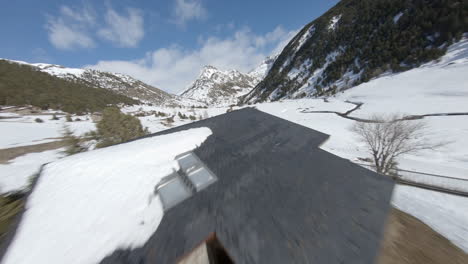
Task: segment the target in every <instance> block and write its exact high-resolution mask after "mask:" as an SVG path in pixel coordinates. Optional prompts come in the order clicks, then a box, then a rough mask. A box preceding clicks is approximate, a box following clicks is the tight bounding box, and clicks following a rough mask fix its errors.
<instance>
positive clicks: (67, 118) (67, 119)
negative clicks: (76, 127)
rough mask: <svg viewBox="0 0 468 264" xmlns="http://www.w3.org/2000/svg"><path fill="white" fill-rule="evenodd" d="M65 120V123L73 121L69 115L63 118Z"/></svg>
mask: <svg viewBox="0 0 468 264" xmlns="http://www.w3.org/2000/svg"><path fill="white" fill-rule="evenodd" d="M65 120H66V121H67V122H73V119H72V117H71V115H70V114H67V115H66V116H65Z"/></svg>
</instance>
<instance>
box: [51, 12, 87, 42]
mask: <svg viewBox="0 0 468 264" xmlns="http://www.w3.org/2000/svg"><path fill="white" fill-rule="evenodd" d="M94 24H95V16H94V12H93V11H92V9H90V8H83V9H81V10H73V9H72V8H70V7H68V6H62V7H61V8H60V13H59V16H57V17H53V16H48V17H47V24H46V29H47V31H48V34H49V41H50V42H51V43H52V45H54V46H55V47H56V48H59V49H73V48H89V47H93V46H94V45H95V43H94V40H93V39H92V37H91V36H90V34H89V31H88V29H89V27H91V26H93V25H94Z"/></svg>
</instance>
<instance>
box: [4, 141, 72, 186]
mask: <svg viewBox="0 0 468 264" xmlns="http://www.w3.org/2000/svg"><path fill="white" fill-rule="evenodd" d="M62 151H63V149H58V150H49V151H44V152H39V153H30V154H26V155H23V156H20V157H17V158H16V159H13V160H11V161H10V162H9V163H8V164H0V175H1V177H0V193H1V194H4V193H9V192H16V191H25V190H26V189H27V187H28V186H29V183H30V180H31V177H32V176H33V175H34V174H35V173H37V172H38V171H39V169H40V167H41V165H42V164H45V163H48V162H51V161H54V160H57V159H59V158H61V157H63V154H62Z"/></svg>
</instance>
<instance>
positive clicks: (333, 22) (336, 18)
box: [328, 15, 341, 30]
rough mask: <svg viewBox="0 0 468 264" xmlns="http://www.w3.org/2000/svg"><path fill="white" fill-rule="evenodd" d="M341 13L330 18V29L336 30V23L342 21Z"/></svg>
mask: <svg viewBox="0 0 468 264" xmlns="http://www.w3.org/2000/svg"><path fill="white" fill-rule="evenodd" d="M340 19H341V15H337V16H334V17H333V18H332V19H331V20H330V25H328V30H335V29H336V24H337V23H338V22H339V21H340Z"/></svg>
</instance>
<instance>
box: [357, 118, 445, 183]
mask: <svg viewBox="0 0 468 264" xmlns="http://www.w3.org/2000/svg"><path fill="white" fill-rule="evenodd" d="M351 130H352V131H353V132H354V133H355V134H357V135H358V136H359V138H360V139H361V141H362V142H364V143H365V144H366V147H367V149H368V151H369V153H370V154H371V155H372V159H373V166H374V167H375V170H376V171H377V172H378V173H382V174H387V175H391V174H394V173H395V172H396V168H397V158H398V157H400V156H402V155H405V154H409V153H414V152H418V151H421V150H426V149H435V148H437V147H440V146H442V145H444V143H433V142H429V141H428V140H427V138H426V137H425V136H427V126H426V123H425V122H423V121H422V120H405V119H404V118H402V117H401V116H400V115H396V114H393V115H373V116H372V117H371V119H370V120H369V121H368V122H356V123H355V124H354V125H353V126H352V128H351Z"/></svg>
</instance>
